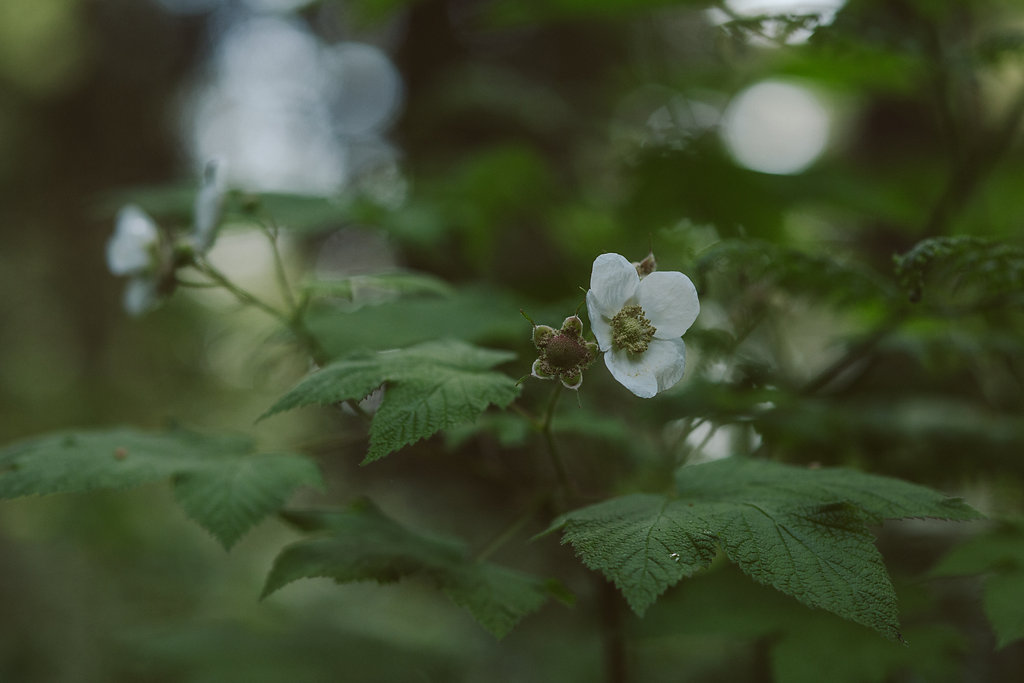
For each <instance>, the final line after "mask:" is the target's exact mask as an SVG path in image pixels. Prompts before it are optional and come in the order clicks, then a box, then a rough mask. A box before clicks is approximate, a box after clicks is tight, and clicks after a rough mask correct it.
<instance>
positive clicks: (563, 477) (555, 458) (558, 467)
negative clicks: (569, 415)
mask: <svg viewBox="0 0 1024 683" xmlns="http://www.w3.org/2000/svg"><path fill="white" fill-rule="evenodd" d="M561 395H562V384H561V382H556V383H555V390H554V391H553V392H552V394H551V399H550V400H549V401H548V406H547V408H546V409H545V411H544V418H543V420H542V421H541V425H540V431H541V434H543V435H544V443H545V444H546V445H547V448H548V455H549V456H550V457H551V464H552V465H553V466H554V468H555V475H556V476H557V477H558V485H559V486H560V487H561V489H562V492H563V493H564V494H565V495H566V497H567V498H572V497H574V496H575V493H576V492H575V490H574V489H573V487H572V485H571V484H570V483H569V475H568V473H567V471H566V469H565V462H564V461H563V460H562V454H561V451H559V450H558V444H557V443H555V437H554V434H552V432H551V421H552V419H553V418H554V415H555V406H556V405H558V398H559V397H560V396H561Z"/></svg>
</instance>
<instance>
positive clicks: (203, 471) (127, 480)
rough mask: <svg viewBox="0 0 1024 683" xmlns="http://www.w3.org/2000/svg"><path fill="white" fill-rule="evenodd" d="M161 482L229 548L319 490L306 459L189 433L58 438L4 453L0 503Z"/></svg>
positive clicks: (113, 432) (82, 433)
mask: <svg viewBox="0 0 1024 683" xmlns="http://www.w3.org/2000/svg"><path fill="white" fill-rule="evenodd" d="M161 479H170V480H172V481H173V483H174V493H175V497H176V498H177V500H178V502H179V503H180V504H181V506H182V507H183V508H184V509H185V511H186V512H187V513H188V515H189V516H190V517H191V518H192V519H194V520H195V521H196V522H197V523H199V524H200V525H201V526H202V527H204V528H205V529H206V530H207V531H209V532H210V533H211V534H213V535H214V536H215V537H216V538H217V540H219V541H220V542H221V543H222V544H223V545H224V547H225V548H230V547H231V546H232V545H234V543H235V542H236V541H237V540H238V539H239V538H241V536H242V535H243V534H244V533H245V532H246V531H248V530H249V529H250V528H251V527H252V526H253V525H254V524H256V522H258V521H259V520H261V519H262V518H264V517H265V516H267V515H268V514H271V513H273V512H275V511H276V510H278V509H280V507H281V506H282V505H283V504H284V502H285V500H286V499H287V498H288V496H289V495H290V494H291V493H292V491H294V490H295V489H296V488H297V487H299V486H302V485H309V486H319V485H320V483H321V482H320V473H319V470H318V469H317V467H316V465H315V464H314V463H313V462H312V461H311V460H309V459H307V458H305V457H302V456H296V455H291V454H267V453H264V454H254V453H253V445H252V443H251V442H250V441H249V440H248V439H245V438H241V437H235V436H227V437H225V436H204V435H200V434H196V433H193V432H188V431H184V430H172V431H169V432H161V433H147V432H142V431H137V430H134V429H123V428H119V429H111V430H103V431H69V432H59V433H56V434H49V435H46V436H41V437H36V438H33V439H29V440H26V441H22V442H19V443H16V444H13V445H11V446H8V447H7V448H5V449H4V450H2V451H0V499H4V498H17V497H20V496H29V495H43V494H50V493H70V492H76V491H90V490H93V489H101V488H127V487H130V486H138V485H140V484H144V483H147V482H153V481H159V480H161Z"/></svg>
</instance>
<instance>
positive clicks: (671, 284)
mask: <svg viewBox="0 0 1024 683" xmlns="http://www.w3.org/2000/svg"><path fill="white" fill-rule="evenodd" d="M637 299H638V302H639V304H640V307H641V308H643V309H644V315H646V316H647V319H648V320H650V321H651V324H652V325H654V329H655V330H657V331H656V332H655V333H654V337H655V338H656V339H675V338H678V337H680V336H682V334H683V333H684V332H686V331H687V330H688V329H690V325H692V324H693V321H694V320H696V319H697V314H698V313H700V302H699V301H698V300H697V288H696V287H694V286H693V282H691V281H690V278H688V277H686V276H685V275H683V274H682V273H679V272H676V271H658V272H656V273H651V274H650V275H648V276H647V277H645V278H644V279H643V280H641V281H640V291H639V293H638V294H637Z"/></svg>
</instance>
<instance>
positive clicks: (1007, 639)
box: [931, 521, 1024, 648]
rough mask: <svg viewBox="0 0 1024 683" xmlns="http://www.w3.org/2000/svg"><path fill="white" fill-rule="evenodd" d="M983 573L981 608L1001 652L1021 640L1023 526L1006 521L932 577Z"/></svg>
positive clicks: (961, 547) (948, 557) (1023, 613)
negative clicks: (983, 609)
mask: <svg viewBox="0 0 1024 683" xmlns="http://www.w3.org/2000/svg"><path fill="white" fill-rule="evenodd" d="M980 573H985V574H987V576H986V577H985V579H984V592H983V605H984V608H985V616H987V617H988V620H989V622H990V623H991V624H992V628H993V629H994V630H995V632H996V638H997V641H998V642H997V646H998V647H1000V648H1002V647H1006V646H1007V645H1009V644H1010V643H1012V642H1014V641H1016V640H1020V639H1021V638H1024V611H1022V610H1021V608H1020V606H1021V605H1022V604H1024V523H1022V522H1020V521H1006V522H1004V523H1002V524H1001V525H999V526H997V527H995V528H994V529H991V530H989V531H988V532H987V533H984V534H982V535H980V536H977V537H975V538H973V539H971V540H969V541H967V542H966V543H963V544H961V545H959V546H958V547H957V548H955V549H954V550H953V551H952V552H950V553H949V554H948V555H946V557H944V558H943V559H942V561H941V562H939V564H938V565H936V566H935V567H934V568H933V569H932V571H931V575H932V576H936V577H940V576H959V575H964V574H980Z"/></svg>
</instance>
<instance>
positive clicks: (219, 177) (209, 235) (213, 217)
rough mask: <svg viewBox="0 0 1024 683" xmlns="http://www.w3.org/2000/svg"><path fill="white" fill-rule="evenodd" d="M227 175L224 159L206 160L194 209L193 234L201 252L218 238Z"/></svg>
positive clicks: (196, 245) (196, 247)
mask: <svg viewBox="0 0 1024 683" xmlns="http://www.w3.org/2000/svg"><path fill="white" fill-rule="evenodd" d="M225 177H226V171H225V162H224V161H223V160H221V159H211V160H210V161H208V162H206V167H205V168H204V169H203V178H202V182H201V184H200V186H199V192H198V193H197V194H196V201H195V208H194V211H193V213H194V219H193V224H194V229H193V233H192V236H193V240H194V243H195V249H196V251H198V252H200V253H204V252H206V251H207V250H208V249H209V248H210V247H212V246H213V242H214V240H215V239H216V238H217V228H218V227H220V217H221V210H222V209H223V208H224V195H225V194H226V192H227V182H226V180H225Z"/></svg>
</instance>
